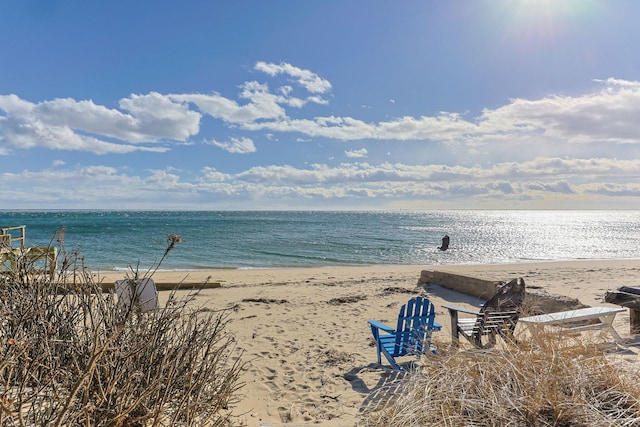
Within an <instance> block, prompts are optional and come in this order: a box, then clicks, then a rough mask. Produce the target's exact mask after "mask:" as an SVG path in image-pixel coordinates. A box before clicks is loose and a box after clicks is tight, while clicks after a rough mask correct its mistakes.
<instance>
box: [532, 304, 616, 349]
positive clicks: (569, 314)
mask: <svg viewBox="0 0 640 427" xmlns="http://www.w3.org/2000/svg"><path fill="white" fill-rule="evenodd" d="M625 310H626V309H624V308H610V307H587V308H580V309H578V310H569V311H559V312H557V313H548V314H540V315H537V316H530V317H522V318H520V323H521V324H523V325H525V326H526V327H527V328H528V329H529V330H530V331H532V332H533V331H534V330H535V329H536V328H539V327H544V326H551V325H555V326H559V327H561V328H562V329H563V330H565V331H576V332H577V331H585V330H601V331H604V332H608V333H610V334H611V335H612V336H613V338H614V340H615V341H616V342H617V343H622V338H621V337H620V335H618V333H617V332H616V330H615V329H613V319H614V318H615V317H616V314H618V313H622V312H623V311H625ZM592 320H599V321H600V322H599V323H589V321H592ZM585 323H586V324H585Z"/></svg>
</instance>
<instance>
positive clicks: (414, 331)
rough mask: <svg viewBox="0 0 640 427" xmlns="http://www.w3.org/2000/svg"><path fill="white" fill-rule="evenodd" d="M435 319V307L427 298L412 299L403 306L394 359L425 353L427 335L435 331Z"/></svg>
mask: <svg viewBox="0 0 640 427" xmlns="http://www.w3.org/2000/svg"><path fill="white" fill-rule="evenodd" d="M435 317H436V311H435V307H434V305H433V303H432V302H431V301H429V300H428V299H426V298H423V297H415V298H411V299H410V300H409V301H408V302H407V303H406V304H405V305H403V306H402V308H400V314H399V315H398V325H397V326H396V344H395V348H394V350H395V351H394V353H395V354H394V357H395V356H405V355H408V354H421V353H423V351H424V342H425V339H426V338H427V334H431V332H432V331H433V322H434V321H435Z"/></svg>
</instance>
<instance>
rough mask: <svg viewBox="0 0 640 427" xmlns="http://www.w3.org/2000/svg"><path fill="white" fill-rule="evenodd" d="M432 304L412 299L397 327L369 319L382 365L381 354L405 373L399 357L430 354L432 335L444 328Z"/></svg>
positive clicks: (404, 307) (405, 307)
mask: <svg viewBox="0 0 640 427" xmlns="http://www.w3.org/2000/svg"><path fill="white" fill-rule="evenodd" d="M435 317H436V311H435V308H434V306H433V303H432V302H430V301H429V300H428V299H427V298H424V297H415V298H411V299H410V300H409V301H408V302H407V303H406V304H404V305H403V306H402V307H401V308H400V313H399V314H398V323H397V326H396V328H395V329H394V328H392V327H391V326H387V325H385V324H384V323H381V322H378V321H376V320H369V325H370V326H371V333H372V334H373V338H374V339H375V341H376V352H377V354H378V364H382V359H381V354H384V356H385V358H386V359H387V360H388V361H389V364H391V366H392V367H393V368H394V369H397V370H400V371H402V370H404V369H403V368H402V367H401V366H400V365H399V364H398V362H397V361H396V357H400V356H417V357H420V355H422V354H424V353H425V352H427V351H431V333H432V332H433V331H439V330H440V329H441V328H442V325H440V324H439V323H437V322H436V321H435Z"/></svg>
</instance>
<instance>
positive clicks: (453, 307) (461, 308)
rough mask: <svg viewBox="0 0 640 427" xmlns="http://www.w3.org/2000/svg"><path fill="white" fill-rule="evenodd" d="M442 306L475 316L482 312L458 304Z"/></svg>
mask: <svg viewBox="0 0 640 427" xmlns="http://www.w3.org/2000/svg"><path fill="white" fill-rule="evenodd" d="M442 308H446V309H447V310H449V311H450V312H451V311H457V312H460V313H467V314H473V315H474V316H477V315H478V314H480V312H479V311H477V310H469V309H468V308H464V307H459V306H457V305H443V306H442Z"/></svg>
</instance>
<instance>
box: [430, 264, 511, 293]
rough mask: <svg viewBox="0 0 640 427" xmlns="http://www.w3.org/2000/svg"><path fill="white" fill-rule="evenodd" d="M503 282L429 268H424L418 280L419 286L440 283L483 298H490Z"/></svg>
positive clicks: (444, 286)
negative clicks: (430, 269)
mask: <svg viewBox="0 0 640 427" xmlns="http://www.w3.org/2000/svg"><path fill="white" fill-rule="evenodd" d="M502 284H503V283H502V282H501V281H499V280H484V279H478V278H476V277H469V276H462V275H460V274H454V273H447V272H445V271H429V270H422V272H421V273H420V279H419V280H418V286H424V285H438V286H442V287H443V288H447V289H451V290H454V291H458V292H462V293H464V294H467V295H473V296H475V297H478V298H482V299H489V298H490V297H491V295H493V294H495V293H496V290H497V289H498V286H501V285H502Z"/></svg>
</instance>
